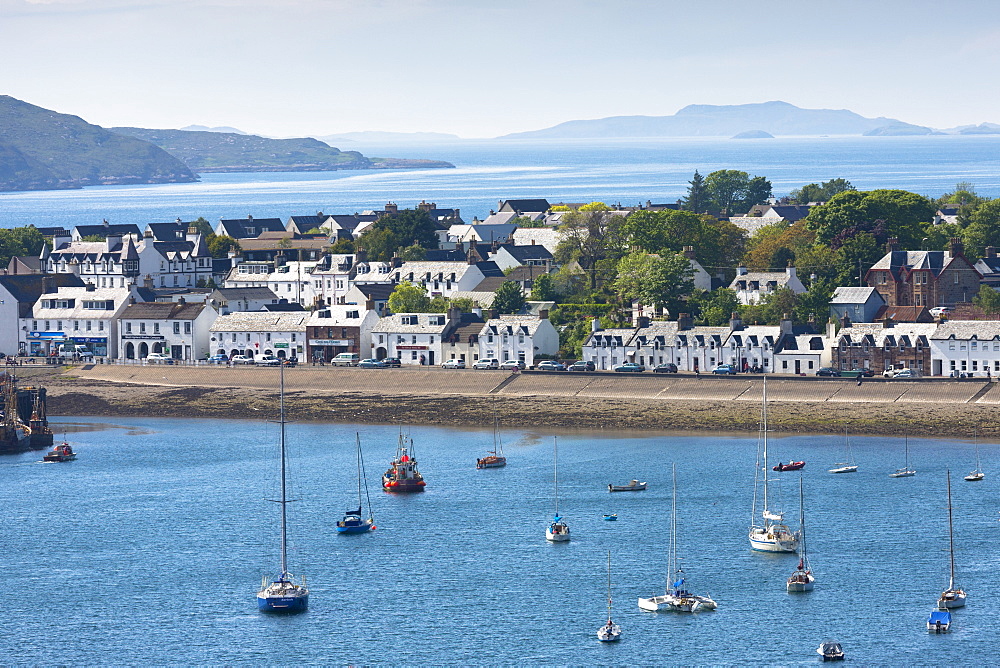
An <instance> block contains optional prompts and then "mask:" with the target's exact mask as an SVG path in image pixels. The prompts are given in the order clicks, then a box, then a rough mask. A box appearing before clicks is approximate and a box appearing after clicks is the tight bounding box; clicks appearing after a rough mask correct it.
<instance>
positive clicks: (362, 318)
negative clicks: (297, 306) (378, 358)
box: [306, 302, 379, 362]
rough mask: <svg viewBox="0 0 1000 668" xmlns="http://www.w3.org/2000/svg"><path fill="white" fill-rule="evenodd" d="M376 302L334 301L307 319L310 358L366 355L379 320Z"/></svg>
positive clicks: (324, 359) (308, 356)
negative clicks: (336, 302) (343, 354)
mask: <svg viewBox="0 0 1000 668" xmlns="http://www.w3.org/2000/svg"><path fill="white" fill-rule="evenodd" d="M373 306H374V305H373V304H372V303H371V302H369V303H368V304H361V305H360V306H359V305H358V304H332V305H330V306H325V307H323V308H321V309H319V310H316V311H313V312H312V313H311V314H309V318H308V319H307V320H306V337H307V338H306V345H307V348H306V359H308V360H309V361H319V360H322V361H323V362H329V361H331V360H333V358H334V357H336V356H337V355H338V354H340V353H357V354H358V355H359V356H365V355H367V354H368V351H369V350H370V349H371V341H372V330H373V329H374V328H375V326H376V325H377V324H378V322H379V317H378V313H377V312H376V311H375V309H374V308H373Z"/></svg>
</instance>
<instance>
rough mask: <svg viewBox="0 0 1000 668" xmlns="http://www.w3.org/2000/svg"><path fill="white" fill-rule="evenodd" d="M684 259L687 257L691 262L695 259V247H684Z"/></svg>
mask: <svg viewBox="0 0 1000 668" xmlns="http://www.w3.org/2000/svg"><path fill="white" fill-rule="evenodd" d="M684 257H686V258H687V259H689V260H693V259H694V246H685V247H684Z"/></svg>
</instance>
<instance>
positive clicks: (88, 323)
mask: <svg viewBox="0 0 1000 668" xmlns="http://www.w3.org/2000/svg"><path fill="white" fill-rule="evenodd" d="M92 328H93V323H92V322H91V321H90V320H88V321H87V331H88V332H89V331H90V330H91V329H92Z"/></svg>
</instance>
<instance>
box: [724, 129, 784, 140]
mask: <svg viewBox="0 0 1000 668" xmlns="http://www.w3.org/2000/svg"><path fill="white" fill-rule="evenodd" d="M733 139H774V135H772V134H771V133H770V132H765V131H764V130H747V131H746V132H741V133H739V134H738V135H733Z"/></svg>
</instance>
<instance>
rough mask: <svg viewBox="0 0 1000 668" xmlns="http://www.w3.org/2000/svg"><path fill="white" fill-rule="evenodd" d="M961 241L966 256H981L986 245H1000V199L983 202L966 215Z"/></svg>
mask: <svg viewBox="0 0 1000 668" xmlns="http://www.w3.org/2000/svg"><path fill="white" fill-rule="evenodd" d="M968 220H969V222H968V224H967V225H966V226H965V229H964V230H962V241H963V242H964V244H965V254H966V255H967V256H968V257H982V254H983V252H984V251H985V249H986V247H987V246H1000V199H994V200H990V201H988V202H985V203H983V204H981V205H979V206H978V207H976V208H975V210H973V211H972V213H970V214H969V216H968Z"/></svg>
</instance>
